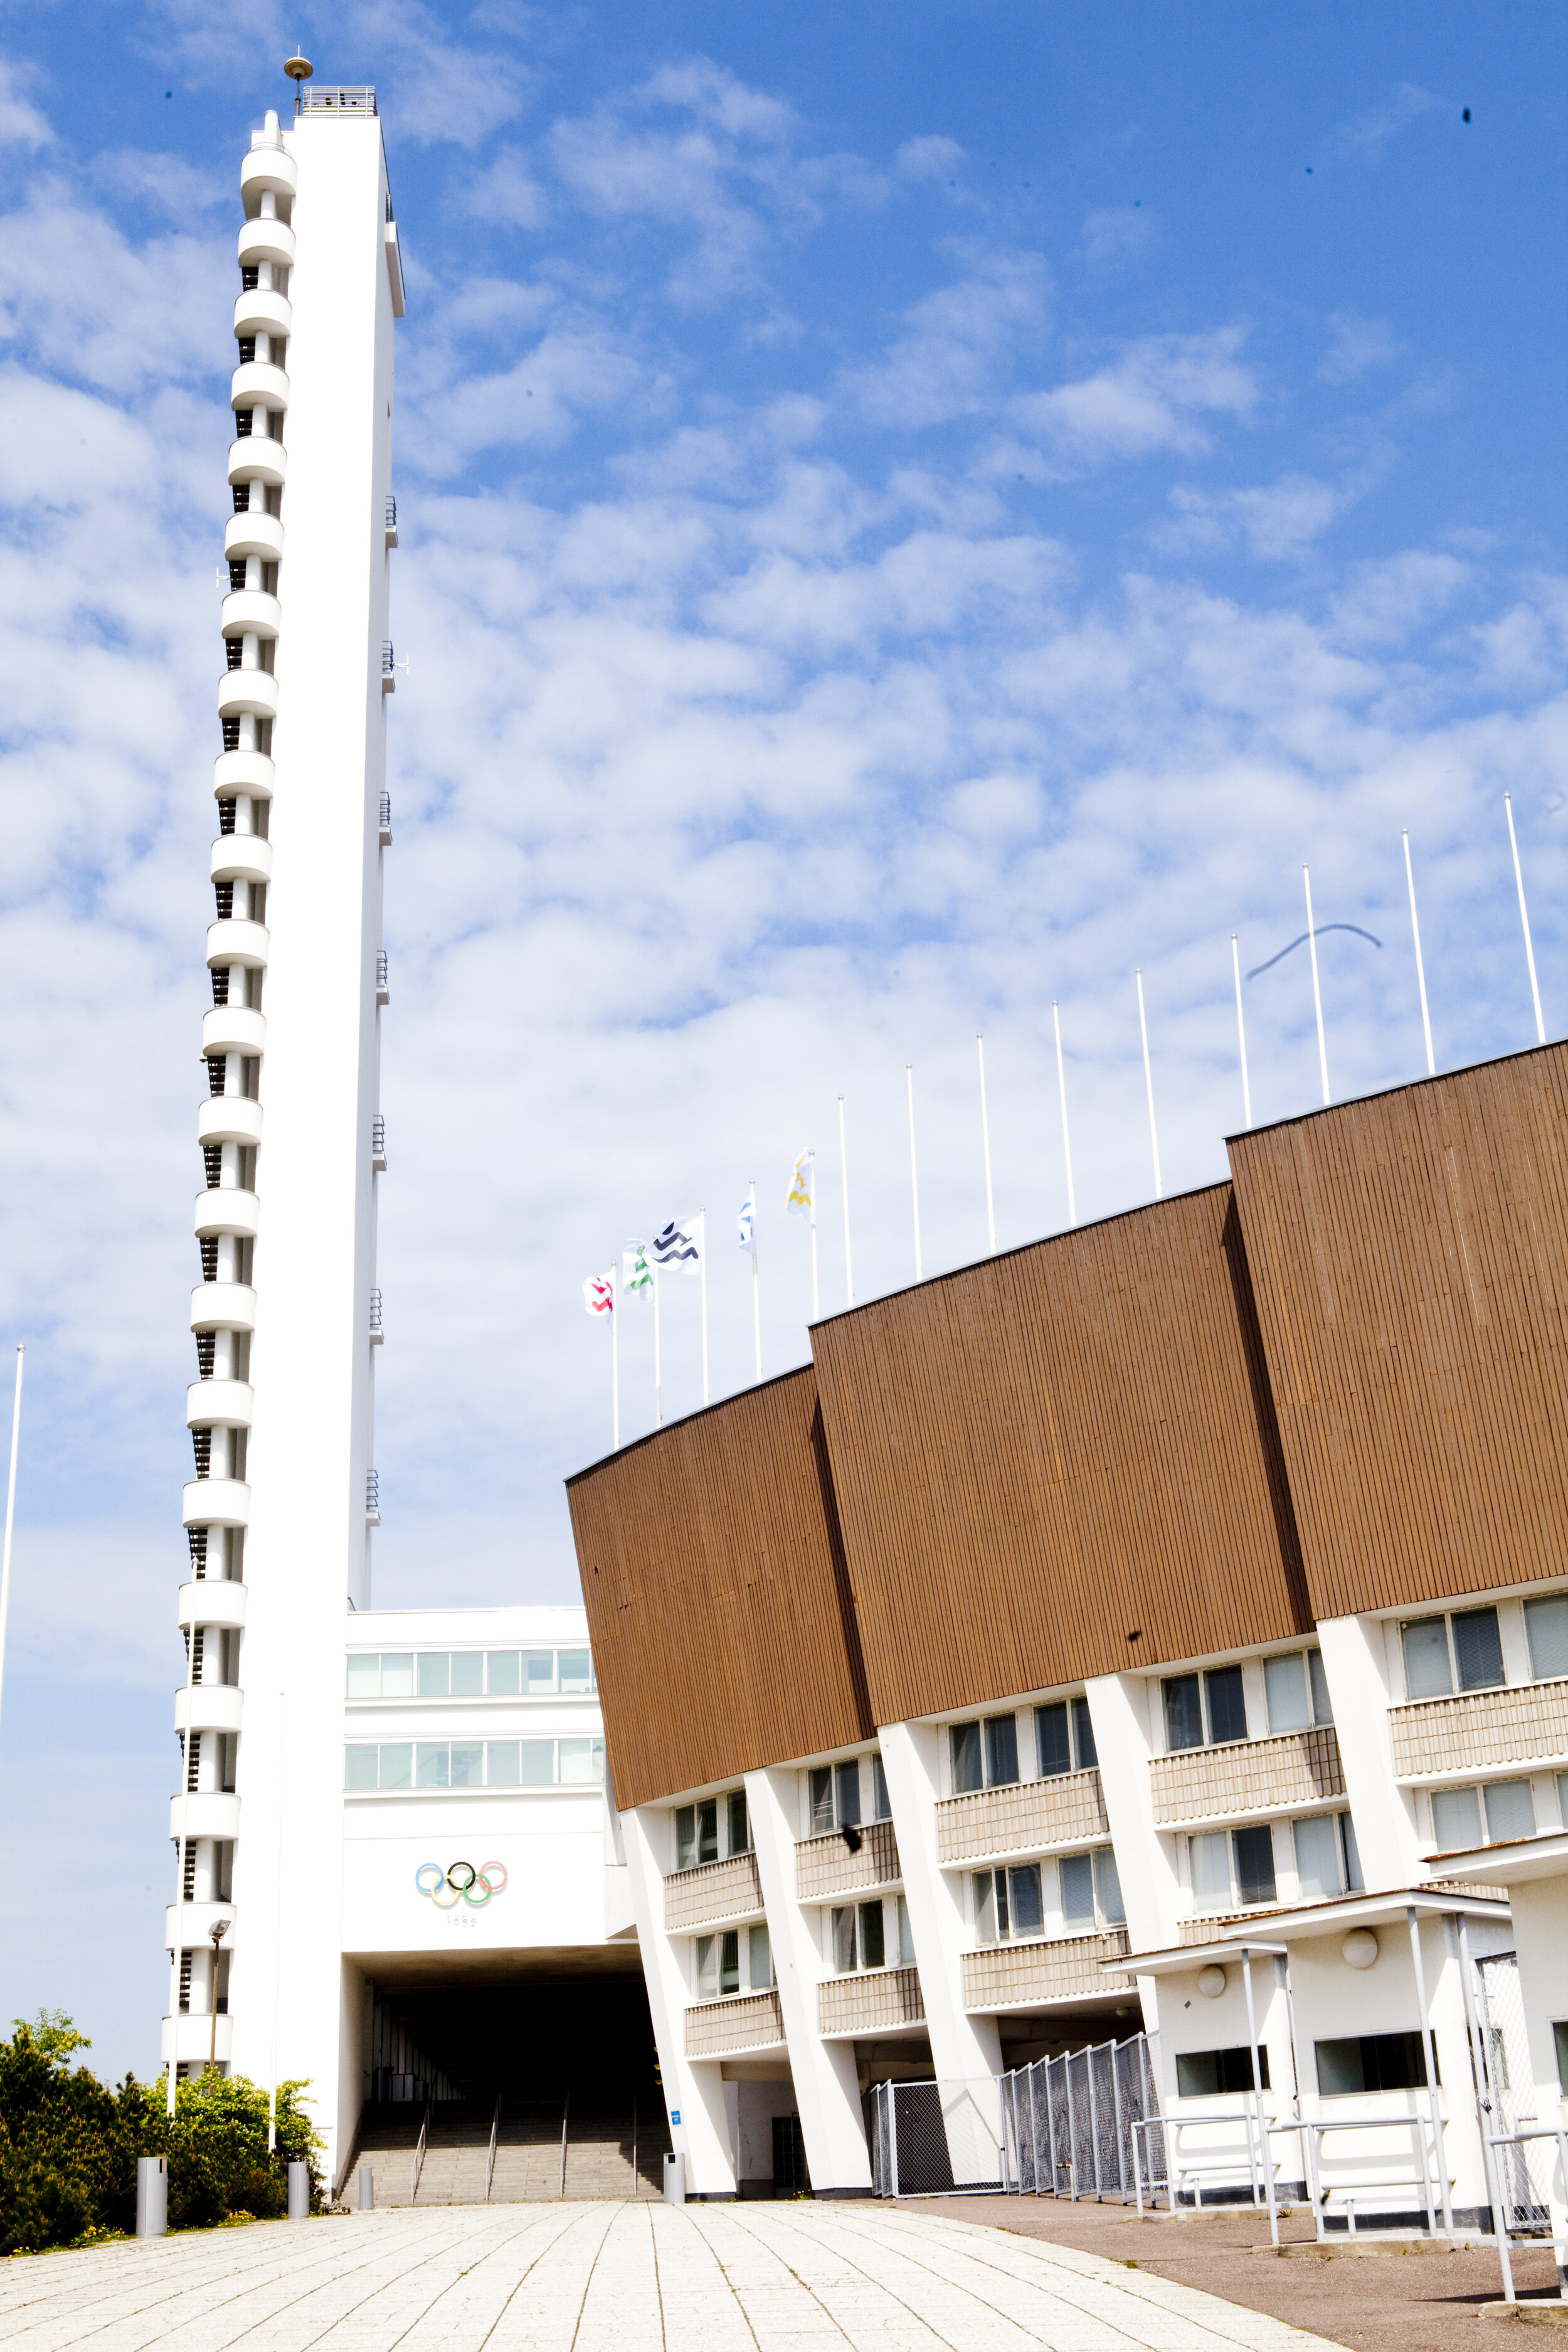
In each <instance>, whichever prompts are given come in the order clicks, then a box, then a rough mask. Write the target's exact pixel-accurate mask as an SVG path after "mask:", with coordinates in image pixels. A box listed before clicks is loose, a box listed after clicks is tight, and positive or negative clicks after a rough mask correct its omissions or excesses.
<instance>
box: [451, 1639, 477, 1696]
mask: <svg viewBox="0 0 1568 2352" xmlns="http://www.w3.org/2000/svg"><path fill="white" fill-rule="evenodd" d="M484 1690H485V1654H484V1652H483V1651H482V1650H454V1651H453V1653H452V1696H453V1697H454V1698H482V1697H483V1696H484Z"/></svg>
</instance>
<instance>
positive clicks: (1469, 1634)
mask: <svg viewBox="0 0 1568 2352" xmlns="http://www.w3.org/2000/svg"><path fill="white" fill-rule="evenodd" d="M1454 1663H1455V1664H1456V1665H1457V1666H1458V1671H1459V1688H1460V1689H1461V1690H1495V1689H1496V1687H1497V1685H1499V1683H1500V1682H1501V1680H1502V1636H1501V1634H1500V1633H1499V1632H1498V1622H1497V1611H1496V1610H1495V1609H1458V1610H1456V1611H1455V1612H1454Z"/></svg>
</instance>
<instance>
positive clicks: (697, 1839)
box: [675, 1789, 752, 1870]
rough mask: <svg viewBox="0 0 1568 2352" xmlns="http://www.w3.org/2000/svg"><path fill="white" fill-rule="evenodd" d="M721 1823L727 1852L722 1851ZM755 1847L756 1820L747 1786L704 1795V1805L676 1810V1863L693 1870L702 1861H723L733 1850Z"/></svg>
mask: <svg viewBox="0 0 1568 2352" xmlns="http://www.w3.org/2000/svg"><path fill="white" fill-rule="evenodd" d="M721 1824H722V1826H723V1832H724V1854H723V1855H722V1856H721V1854H720V1852H719V1832H720V1826H721ZM751 1851H752V1822H751V1816H750V1815H749V1813H748V1812H747V1810H746V1792H745V1790H744V1789H731V1790H730V1791H729V1793H728V1794H727V1795H725V1796H723V1797H704V1798H703V1800H702V1802H701V1803H700V1805H679V1806H678V1807H677V1808H676V1814H675V1866H676V1868H677V1870H691V1869H694V1868H695V1867H696V1866H697V1865H698V1864H700V1863H704V1862H719V1861H721V1860H722V1859H724V1858H725V1857H727V1856H728V1855H730V1854H732V1853H751Z"/></svg>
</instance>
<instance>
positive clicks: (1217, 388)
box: [1008, 327, 1258, 465]
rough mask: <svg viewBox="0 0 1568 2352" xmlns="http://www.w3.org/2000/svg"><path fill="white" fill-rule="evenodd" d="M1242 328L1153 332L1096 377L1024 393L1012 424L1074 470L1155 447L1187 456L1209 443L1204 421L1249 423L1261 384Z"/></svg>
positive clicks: (1017, 402)
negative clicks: (1247, 361)
mask: <svg viewBox="0 0 1568 2352" xmlns="http://www.w3.org/2000/svg"><path fill="white" fill-rule="evenodd" d="M1244 341H1245V336H1244V335H1243V333H1242V331H1241V330H1240V329H1239V328H1235V327H1227V328H1223V329H1222V330H1221V331H1219V332H1218V333H1216V334H1209V335H1149V336H1145V337H1143V338H1142V339H1141V340H1140V341H1137V342H1133V343H1131V344H1129V345H1128V346H1127V348H1126V349H1125V350H1124V351H1123V352H1122V353H1121V357H1120V358H1119V359H1116V360H1114V361H1112V362H1110V365H1109V366H1107V367H1103V368H1100V369H1097V370H1096V372H1095V373H1094V374H1093V375H1089V376H1083V377H1080V378H1079V381H1078V382H1076V383H1064V384H1059V385H1058V386H1057V387H1056V389H1055V390H1054V391H1050V392H1036V393H1025V394H1020V395H1019V396H1018V397H1017V398H1016V399H1015V400H1013V401H1012V402H1011V403H1010V404H1009V405H1008V415H1009V418H1010V420H1011V422H1012V423H1013V425H1015V426H1016V428H1017V429H1018V430H1019V431H1020V432H1022V433H1025V434H1027V435H1029V436H1033V437H1034V438H1035V439H1036V440H1037V441H1038V442H1039V443H1040V444H1041V445H1042V446H1043V447H1044V448H1045V449H1046V450H1047V451H1048V452H1051V453H1053V454H1054V455H1055V456H1056V457H1058V459H1059V460H1061V461H1063V462H1065V463H1067V464H1068V465H1092V464H1095V463H1098V462H1100V461H1102V460H1104V459H1106V458H1110V457H1145V456H1147V455H1148V454H1149V453H1150V452H1151V451H1152V450H1156V449H1175V450H1178V451H1180V452H1181V453H1182V454H1183V455H1184V456H1185V455H1187V454H1190V453H1192V452H1194V451H1197V450H1201V449H1205V448H1206V447H1207V446H1208V435H1207V433H1206V432H1205V428H1204V425H1203V424H1202V423H1201V422H1200V419H1204V418H1207V417H1212V416H1215V415H1223V416H1230V417H1236V418H1240V419H1245V418H1247V417H1248V416H1250V415H1251V414H1252V411H1253V409H1254V408H1255V407H1256V405H1257V403H1258V384H1257V380H1256V378H1255V376H1254V375H1253V373H1252V371H1251V370H1250V369H1249V368H1247V367H1246V366H1244V365H1243V364H1242V362H1241V360H1240V358H1239V357H1238V353H1239V352H1240V350H1241V347H1242V344H1243V342H1244Z"/></svg>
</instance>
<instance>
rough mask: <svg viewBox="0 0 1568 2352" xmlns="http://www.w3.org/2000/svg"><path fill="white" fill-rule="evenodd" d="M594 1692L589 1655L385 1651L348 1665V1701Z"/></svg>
mask: <svg viewBox="0 0 1568 2352" xmlns="http://www.w3.org/2000/svg"><path fill="white" fill-rule="evenodd" d="M558 1664H559V1673H558V1672H557V1665H558ZM596 1688H597V1685H596V1684H595V1680H594V1661H593V1657H592V1654H590V1652H588V1651H587V1650H561V1651H555V1650H522V1651H518V1650H421V1651H418V1652H417V1653H416V1652H414V1651H411V1650H397V1651H392V1650H384V1651H382V1652H381V1653H380V1654H379V1655H378V1654H375V1653H374V1652H372V1653H370V1654H365V1653H363V1652H356V1653H355V1654H353V1656H352V1657H351V1658H350V1659H349V1661H348V1696H349V1697H350V1698H517V1697H519V1696H521V1694H523V1693H525V1692H526V1693H529V1694H531V1696H535V1697H538V1696H542V1695H544V1694H546V1693H551V1692H555V1691H560V1692H562V1693H563V1694H564V1695H567V1696H583V1695H584V1694H590V1693H592V1692H593V1691H594V1690H595V1689H596Z"/></svg>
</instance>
